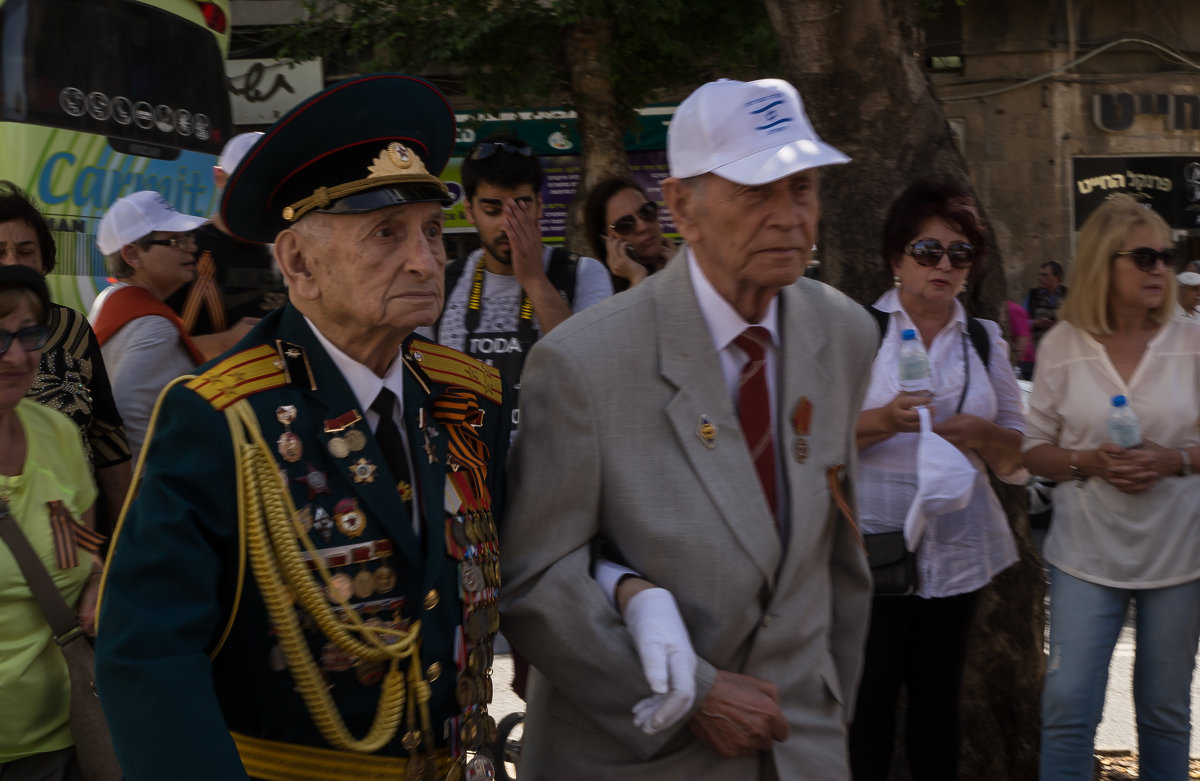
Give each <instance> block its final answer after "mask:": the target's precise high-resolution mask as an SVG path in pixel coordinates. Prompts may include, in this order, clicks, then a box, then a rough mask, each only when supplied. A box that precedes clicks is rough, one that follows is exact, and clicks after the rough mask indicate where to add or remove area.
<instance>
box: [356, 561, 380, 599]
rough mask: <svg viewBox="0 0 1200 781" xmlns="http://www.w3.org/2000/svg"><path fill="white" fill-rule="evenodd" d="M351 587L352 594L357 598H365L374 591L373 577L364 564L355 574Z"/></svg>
mask: <svg viewBox="0 0 1200 781" xmlns="http://www.w3.org/2000/svg"><path fill="white" fill-rule="evenodd" d="M353 589H354V596H356V597H358V598H359V599H366V598H367V597H369V596H371V595H372V594H374V593H375V578H374V577H373V576H372V575H371V573H370V572H368V571H367V568H366V567H365V566H364V567H363V568H362V569H360V570H359V571H358V573H357V574H355V576H354V584H353Z"/></svg>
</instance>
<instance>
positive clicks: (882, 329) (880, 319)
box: [867, 306, 892, 344]
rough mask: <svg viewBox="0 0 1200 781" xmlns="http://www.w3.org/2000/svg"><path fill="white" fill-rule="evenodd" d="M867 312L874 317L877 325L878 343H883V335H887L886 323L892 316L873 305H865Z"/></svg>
mask: <svg viewBox="0 0 1200 781" xmlns="http://www.w3.org/2000/svg"><path fill="white" fill-rule="evenodd" d="M867 314H869V315H870V316H871V317H874V318H875V324H876V325H877V326H879V343H880V344H883V337H885V336H887V329H888V323H889V322H890V321H891V319H892V318H891V317H889V316H888V313H887V312H885V311H883V310H882V309H876V308H875V307H873V306H869V307H867Z"/></svg>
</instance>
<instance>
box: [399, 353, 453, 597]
mask: <svg viewBox="0 0 1200 781" xmlns="http://www.w3.org/2000/svg"><path fill="white" fill-rule="evenodd" d="M406 351H407V348H406ZM425 381H426V382H428V380H425ZM440 390H442V388H441V386H438V385H436V384H435V383H430V384H429V392H428V393H426V389H425V387H423V386H422V385H421V382H418V381H417V379H416V377H415V375H414V374H413V372H411V371H409V370H408V369H407V368H405V370H404V425H405V434H406V435H407V437H408V450H409V453H410V454H411V456H412V463H413V469H414V472H415V478H414V479H415V480H416V481H417V482H418V483H419V484H420V500H421V510H422V513H423V515H424V517H425V526H424V534H425V559H424V562H425V566H426V570H425V582H426V584H428V583H432V582H434V581H436V580H437V579H438V576H439V574H440V572H441V568H442V564H443V563H444V562H445V560H446V556H445V555H444V552H445V548H444V546H445V543H444V539H443V538H444V535H445V533H446V529H445V518H446V509H445V504H446V454H447V451H448V447H447V442H448V437H447V435H446V433H445V432H444V431H442V430H441V426H440V425H438V423H437V422H436V420H435V419H434V417H433V400H434V398H435V397H436V396H437V394H438V393H439V391H440ZM421 410H424V412H423V413H422V412H421ZM422 418H423V419H424V423H425V428H424V429H422V428H421V425H420V424H421V423H422ZM427 434H428V439H426V435H427ZM427 445H428V448H427ZM430 450H432V453H433V458H432V460H431V459H430Z"/></svg>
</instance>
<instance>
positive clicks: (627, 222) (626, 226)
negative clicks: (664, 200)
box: [608, 201, 658, 236]
mask: <svg viewBox="0 0 1200 781" xmlns="http://www.w3.org/2000/svg"><path fill="white" fill-rule="evenodd" d="M635 217H636V219H635ZM637 220H641V221H642V222H658V204H657V203H655V202H654V201H646V202H645V203H643V204H642V205H641V206H639V207H638V208H637V211H635V212H634V213H633V214H626V215H624V216H622V217H618V218H617V219H615V220H613V221H612V225H609V226H608V227H610V228H612V229H613V232H614V233H616V234H617V235H618V236H628V235H629V234H630V233H633V232H634V230H636V229H637Z"/></svg>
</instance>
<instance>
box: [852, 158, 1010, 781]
mask: <svg viewBox="0 0 1200 781" xmlns="http://www.w3.org/2000/svg"><path fill="white" fill-rule="evenodd" d="M972 204H973V201H971V200H970V197H969V195H968V194H967V193H966V191H965V190H963V189H962V188H961V187H958V186H957V185H951V184H946V183H941V182H934V181H920V182H917V183H916V184H914V185H912V186H910V187H909V188H908V189H907V190H905V191H904V192H903V193H902V194H901V195H900V197H899V198H897V199H896V201H895V202H894V203H893V204H892V206H891V209H890V210H889V212H888V216H887V220H886V223H885V225H884V232H883V252H882V256H883V265H884V267H885V268H886V269H887V271H888V272H889V273H890V274H891V275H892V279H893V281H894V285H893V287H892V289H890V290H888V291H887V292H886V293H884V294H883V295H882V296H881V297H880V298H879V300H878V301H876V302H875V306H874V309H875V312H874V314H875V316H876V319H877V320H878V321H879V322H880V326H881V328H882V329H883V334H882V341H881V343H880V347H879V351H878V353H877V354H876V356H875V362H874V364H873V365H872V367H871V382H870V385H869V386H868V389H867V393H866V397H865V398H864V399H863V404H862V412H861V413H860V414H859V418H858V427H857V430H856V438H857V443H858V448H859V463H858V465H859V472H858V482H857V484H856V486H857V488H856V492H857V494H858V502H859V524H860V528H861V531H862V533H863V535H864V537H865V538H866V541H867V543H868V551H871V550H872V548H873V547H874V544H873V543H875V542H878V541H885V540H889V541H894V540H895V539H896V537H897V535H898V534H899V533H900V532H901V530H902V529H903V528H904V526H905V521H906V518H907V517H908V515H909V512H910V510H912V509H914V505H916V510H917V511H919V512H921V513H922V514H924V515H927V516H928V518H927V522H926V526H925V528H924V532H923V534H921V536H920V537H919V539H917V540H915V541H914V543H915V554H914V555H915V577H914V578H912V581H913V582H910V583H907V584H904V585H906V586H908V587H909V588H910V589H911V592H910V593H908V594H903V595H895V594H891V593H889V594H887V595H884V590H883V589H882V588H881V586H880V582H881V581H882V576H881V574H877V575H876V578H877V583H876V594H877V596H876V597H875V600H874V603H873V605H872V609H871V624H870V628H869V631H868V637H867V648H866V655H865V660H864V670H863V680H862V684H861V686H860V688H859V693H858V701H857V704H856V706H855V709H854V721H853V723H852V724H851V725H850V742H849V745H850V766H851V772H852V776H853V779H854V781H886V779H887V778H888V776H889V770H890V768H891V763H892V747H893V745H894V740H895V732H896V712H897V705H898V702H899V699H900V693H901V691H902V690H906V692H907V722H908V728H907V735H906V738H907V754H908V763H909V768H910V771H911V777H912V778H913V779H914V781H952V779H955V778H957V777H958V745H959V712H958V694H959V687H960V684H961V680H962V671H963V664H964V660H965V658H966V646H967V634H968V630H969V628H970V625H971V621H972V618H973V616H974V613H975V606H976V603H977V600H978V595H979V591H980V589H982V588H983V587H984V586H986V585H987V584H988V583H989V582H990V581H991V579H992V578H993V577H995V576H996V575H997V574H998V573H1000V572H1001V571H1002V570H1004V569H1005V568H1007V567H1008V566H1010V565H1011V564H1013V563H1014V562H1015V561H1016V560H1017V550H1016V544H1015V542H1014V540H1013V536H1012V532H1011V531H1010V529H1009V526H1008V520H1007V517H1006V516H1005V513H1004V510H1003V508H1002V507H1001V505H1000V502H999V500H998V499H997V498H996V495H995V493H994V492H993V491H992V489H991V487H990V484H989V482H988V470H989V468H990V469H991V470H992V471H994V472H996V473H997V474H998V475H1002V476H1005V477H1008V478H1009V479H1013V480H1018V481H1021V482H1023V479H1021V478H1023V473H1022V470H1021V469H1020V466H1021V464H1020V445H1021V433H1022V429H1023V425H1024V419H1023V416H1022V413H1021V396H1020V390H1019V389H1018V387H1017V378H1016V376H1015V375H1014V374H1013V370H1012V366H1011V365H1010V363H1009V360H1008V348H1007V346H1006V345H1005V343H1004V340H1003V338H1002V337H1001V334H1000V328H999V326H998V325H997V324H996V323H994V322H991V321H988V320H974V319H970V318H968V317H967V314H966V311H965V310H964V309H963V306H962V304H961V303H959V301H958V300H957V298H956V297H957V295H958V293H959V292H960V290H961V289H962V288H963V287H964V285H965V283H966V281H967V279H968V277H969V275H971V274H973V273H977V272H978V270H979V267H980V265H981V264H982V262H983V259H984V254H985V252H984V250H985V247H986V239H985V237H984V235H983V232H982V230H981V229H980V224H979V220H978V217H977V215H976V213H975V210H974V208H973V206H972ZM909 329H911V330H912V331H913V332H915V336H916V338H918V339H919V340H920V341H921V343H922V344H923V345H924V348H925V351H926V353H927V354H928V357H929V365H930V369H931V377H930V379H929V381H928V385H929V389H928V390H927V391H924V392H919V393H913V392H905V391H903V390H902V389H901V387H902V386H901V382H900V376H899V354H900V348H901V342H902V341H903V340H902V335H903V334H904V332H905V331H907V330H909ZM922 406H924V407H927V408H928V409H929V412H930V418H931V422H932V424H933V431H934V432H935V433H936V434H939V435H940V436H942V437H943V438H944V439H946V440H948V441H949V442H950V443H951V444H953V445H955V446H957V447H958V449H959V450H961V451H962V452H963V453H964V454H965V456H966V458H967V460H968V461H969V462H970V464H969V466H968V465H966V464H960V467H961V468H962V471H961V472H959V474H964V475H966V474H969V475H970V476H969V477H967V476H964V477H963V478H961V479H960V480H959V481H958V483H961V485H956V486H955V487H954V488H955V491H956V492H957V493H958V495H959V496H960V497H962V498H963V500H964V501H965V502H966V503H965V506H962V505H961V504H960V505H959V506H960V507H961V509H958V510H952V511H949V512H946V511H944V510H942V508H939V509H938V510H937V511H934V510H929V511H928V512H926V509H925V508H926V505H925V504H924V503H923V500H922V499H921V497H922V496H923V495H925V494H926V493H927V492H928V490H929V488H928V485H927V484H928V482H929V479H928V478H929V476H928V475H927V474H926V473H925V472H926V471H927V470H924V471H922V473H921V474H920V475H918V463H919V453H918V440H919V437H920V434H919V433H918V432H919V431H920V424H919V418H918V411H917V408H918V407H922ZM972 467H973V472H972V471H971V468H972ZM968 496H969V499H966V498H965V497H968ZM875 535H878V537H876V536H875ZM887 535H891V536H890V537H888V536H887ZM875 563H877V562H875ZM903 590H905V589H900V588H897V589H896V591H901V592H902V591H903Z"/></svg>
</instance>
